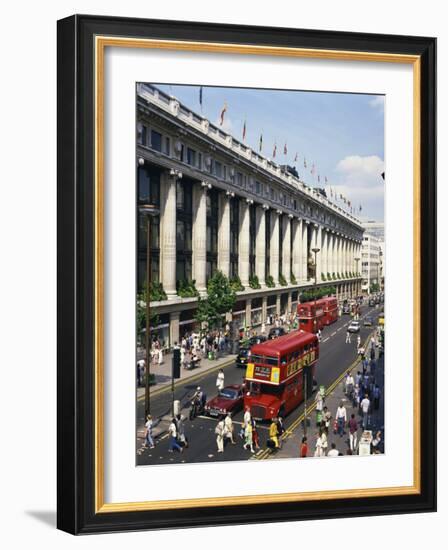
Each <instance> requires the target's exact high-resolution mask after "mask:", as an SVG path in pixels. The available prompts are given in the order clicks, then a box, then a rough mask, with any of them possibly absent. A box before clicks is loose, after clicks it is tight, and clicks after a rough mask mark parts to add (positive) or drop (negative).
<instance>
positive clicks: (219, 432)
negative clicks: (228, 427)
mask: <svg viewBox="0 0 448 550" xmlns="http://www.w3.org/2000/svg"><path fill="white" fill-rule="evenodd" d="M215 435H216V445H217V446H218V453H223V452H224V420H220V421H219V422H218V424H216V428H215Z"/></svg>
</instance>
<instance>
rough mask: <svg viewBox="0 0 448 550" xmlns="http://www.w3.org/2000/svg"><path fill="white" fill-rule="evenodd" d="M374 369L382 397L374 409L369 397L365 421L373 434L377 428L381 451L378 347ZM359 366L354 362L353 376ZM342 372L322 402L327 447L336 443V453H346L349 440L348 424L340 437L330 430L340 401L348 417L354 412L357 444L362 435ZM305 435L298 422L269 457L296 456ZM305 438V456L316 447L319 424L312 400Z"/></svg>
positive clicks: (381, 366)
mask: <svg viewBox="0 0 448 550" xmlns="http://www.w3.org/2000/svg"><path fill="white" fill-rule="evenodd" d="M376 363H377V365H376V369H375V382H376V383H377V384H378V386H379V388H380V390H381V398H380V406H379V409H378V410H377V411H375V410H373V399H371V414H370V415H369V424H368V430H371V431H372V435H373V436H375V433H376V432H377V431H378V430H381V439H382V441H381V444H380V450H381V452H384V446H385V433H384V356H383V357H381V358H378V350H377V353H376ZM358 370H360V371H361V372H362V367H361V365H360V364H358V365H356V366H355V367H354V368H353V369H352V375H353V376H355V374H356V372H357V371H358ZM367 372H368V373H369V374H371V373H370V369H369V368H368V369H367ZM344 380H345V376H344V377H343V379H342V380H341V381H340V382H339V383H338V384H337V386H336V387H335V388H334V390H333V391H332V392H331V393H330V394H329V395H327V396H326V398H325V402H324V405H325V406H326V407H327V408H328V410H329V411H330V413H331V415H332V419H331V424H330V428H329V431H328V449H327V451H328V450H330V449H331V444H332V443H335V445H336V449H337V450H338V451H339V453H342V454H343V455H346V454H347V451H348V450H349V449H350V441H349V430H348V426H347V425H346V429H345V434H344V435H343V436H342V437H341V436H340V435H338V434H337V433H335V432H334V430H333V420H334V418H335V416H336V411H337V409H338V406H339V404H340V403H341V402H342V403H343V404H344V406H345V408H346V410H347V421H348V420H349V419H350V417H351V415H352V414H354V415H355V419H356V421H357V423H358V426H359V428H358V431H357V436H358V437H357V439H358V446H359V442H360V438H361V435H362V432H363V430H362V426H361V424H362V417H361V415H360V412H359V409H358V407H353V404H352V402H351V400H350V399H349V398H348V396H347V395H346V394H345V384H344ZM303 435H304V422H303V421H302V422H301V424H300V425H299V426H298V427H297V428H296V429H295V430H294V431H293V432H292V433H290V434H289V433H288V432H287V433H286V435H285V437H284V439H283V445H282V448H281V450H279V451H278V452H276V453H274V454H272V455H270V457H269V458H297V457H298V456H299V452H300V446H301V443H302V436H303ZM307 438H308V448H309V452H308V456H309V457H314V451H315V448H316V441H317V438H318V428H317V425H316V411H315V403H314V402H313V401H311V402H310V406H309V408H308V425H307ZM357 451H358V449H356V450H355V452H354V453H353V454H358V452H357Z"/></svg>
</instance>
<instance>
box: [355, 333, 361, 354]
mask: <svg viewBox="0 0 448 550" xmlns="http://www.w3.org/2000/svg"><path fill="white" fill-rule="evenodd" d="M356 346H357V348H358V351H359V349H360V348H361V336H360V335H359V334H358V338H356Z"/></svg>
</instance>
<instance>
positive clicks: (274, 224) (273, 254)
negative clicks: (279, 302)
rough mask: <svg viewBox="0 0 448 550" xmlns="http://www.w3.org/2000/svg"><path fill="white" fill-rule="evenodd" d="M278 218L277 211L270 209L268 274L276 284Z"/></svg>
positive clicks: (277, 274) (277, 271)
mask: <svg viewBox="0 0 448 550" xmlns="http://www.w3.org/2000/svg"><path fill="white" fill-rule="evenodd" d="M279 238H280V237H279V219H278V213H277V212H276V211H274V210H271V238H270V242H269V248H270V252H269V256H270V257H269V265H270V275H271V276H272V278H273V279H274V283H275V284H276V285H277V284H278V276H279V270H280V266H279Z"/></svg>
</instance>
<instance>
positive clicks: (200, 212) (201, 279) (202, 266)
mask: <svg viewBox="0 0 448 550" xmlns="http://www.w3.org/2000/svg"><path fill="white" fill-rule="evenodd" d="M206 189H207V187H206V186H205V185H202V184H194V185H193V241H192V248H193V255H192V272H193V279H194V280H195V281H196V288H197V289H198V291H199V293H200V294H205V293H206V292H207V191H206Z"/></svg>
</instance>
